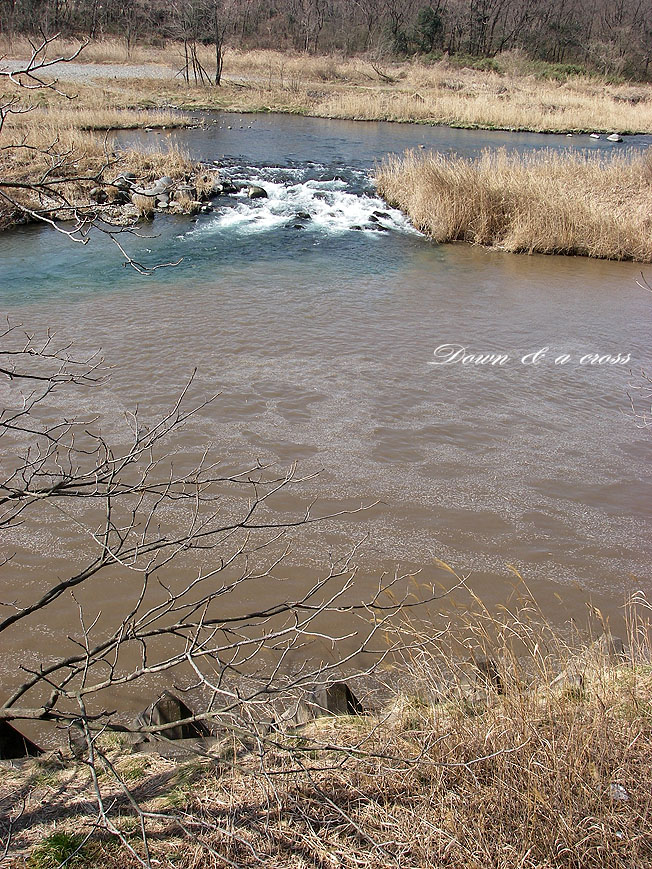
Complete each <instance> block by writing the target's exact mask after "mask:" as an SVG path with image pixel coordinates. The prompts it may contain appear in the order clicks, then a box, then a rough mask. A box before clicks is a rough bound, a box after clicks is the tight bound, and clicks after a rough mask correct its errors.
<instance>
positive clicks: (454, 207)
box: [377, 151, 652, 262]
mask: <svg viewBox="0 0 652 869" xmlns="http://www.w3.org/2000/svg"><path fill="white" fill-rule="evenodd" d="M377 183H378V189H379V192H380V193H381V195H382V196H383V197H384V198H385V199H387V201H388V202H390V203H391V204H392V205H395V206H397V207H399V208H401V209H403V210H404V211H405V212H407V214H408V215H409V217H410V219H411V220H412V222H413V223H414V225H415V226H417V227H418V228H419V229H421V230H422V231H424V232H425V233H427V234H428V235H430V236H431V237H432V238H433V239H435V240H436V241H438V242H448V241H468V242H472V243H474V244H483V245H491V246H494V247H498V248H501V249H503V250H507V251H512V252H527V253H535V252H537V253H557V254H577V255H581V256H591V257H600V258H606V259H617V260H623V259H631V260H636V261H639V262H652V159H651V158H650V156H649V155H647V156H645V157H636V156H632V155H627V154H623V155H616V156H614V157H613V158H612V159H605V160H599V159H596V157H595V156H591V157H586V156H582V155H580V154H575V153H574V154H564V153H559V152H543V153H537V154H529V155H518V154H507V153H505V152H504V151H500V152H497V153H489V152H487V153H484V154H483V155H482V156H481V157H480V158H478V159H477V160H471V159H464V158H461V157H451V156H446V155H442V154H421V153H415V152H408V153H407V154H406V155H405V156H403V157H401V158H391V159H390V160H388V161H387V162H386V163H385V164H384V165H382V166H381V167H380V169H379V171H378V173H377Z"/></svg>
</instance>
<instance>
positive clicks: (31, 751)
mask: <svg viewBox="0 0 652 869" xmlns="http://www.w3.org/2000/svg"><path fill="white" fill-rule="evenodd" d="M39 754H43V749H42V748H39V747H38V745H36V743H34V742H32V740H31V739H28V738H27V737H26V736H23V734H22V733H20V732H19V731H18V730H16V728H15V727H12V726H11V724H9V723H8V722H7V721H0V760H15V759H16V758H19V757H36V756H37V755H39Z"/></svg>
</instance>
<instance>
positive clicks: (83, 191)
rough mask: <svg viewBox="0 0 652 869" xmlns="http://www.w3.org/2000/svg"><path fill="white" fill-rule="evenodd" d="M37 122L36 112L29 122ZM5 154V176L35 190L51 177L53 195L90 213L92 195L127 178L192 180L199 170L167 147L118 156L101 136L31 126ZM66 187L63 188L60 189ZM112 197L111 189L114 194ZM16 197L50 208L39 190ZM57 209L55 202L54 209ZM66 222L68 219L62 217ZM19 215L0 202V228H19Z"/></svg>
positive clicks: (1, 168) (0, 156)
mask: <svg viewBox="0 0 652 869" xmlns="http://www.w3.org/2000/svg"><path fill="white" fill-rule="evenodd" d="M22 117H32V113H31V112H30V113H29V115H27V116H22ZM5 145H11V146H13V147H5V148H3V149H2V150H0V176H1V177H3V178H4V179H7V180H8V179H11V181H12V182H15V183H17V184H21V183H25V184H30V183H33V182H36V181H38V180H39V179H41V178H44V177H46V173H47V178H48V182H49V184H50V187H51V188H52V189H53V190H61V191H62V192H63V193H64V195H65V196H66V199H67V201H68V202H69V203H71V204H72V205H78V206H80V207H87V206H88V205H89V203H90V199H89V192H90V190H91V189H92V188H93V187H95V186H97V185H98V184H99V185H101V184H103V183H110V182H111V181H113V180H114V179H115V178H116V177H117V176H118V175H120V174H121V173H123V172H127V171H130V172H134V173H135V174H136V175H137V176H138V178H139V180H140V181H141V182H149V181H154V180H155V179H157V178H160V177H161V176H162V175H168V176H170V177H171V178H173V179H186V178H188V177H190V175H191V174H192V173H193V172H194V170H195V169H196V166H195V165H194V164H193V163H192V161H191V160H190V158H189V157H188V155H187V154H185V153H183V151H181V150H180V149H178V148H175V147H171V146H169V147H165V145H163V146H162V147H160V148H159V149H158V150H150V151H135V150H128V151H120V152H116V151H113V150H112V148H111V146H110V145H109V144H108V143H107V142H105V141H104V140H103V139H102V138H101V137H100V136H98V135H94V134H92V133H90V132H84V131H81V130H79V129H75V127H74V126H61V127H60V126H57V125H56V123H48V124H45V123H43V124H30V126H29V128H27V129H26V128H19V129H16V128H12V130H11V133H10V134H9V133H8V134H7V135H6V137H5ZM57 182H60V183H57ZM108 190H109V195H110V193H111V188H108ZM10 192H11V195H12V197H13V198H14V199H15V200H16V201H17V202H19V203H20V204H22V205H25V206H27V207H29V208H37V209H38V208H43V206H44V205H45V206H47V199H48V197H47V194H46V195H45V198H43V195H42V194H39V192H38V191H37V190H34V189H29V188H25V189H22V190H21V189H12V190H11V191H10ZM56 203H57V200H56V198H55V199H52V207H55V205H56ZM61 216H65V215H64V214H62V215H61ZM16 217H17V214H16V213H15V209H14V208H13V207H12V205H11V203H9V202H8V201H5V200H4V199H3V200H2V201H0V228H2V227H6V226H9V225H11V224H12V223H13V222H15V220H16Z"/></svg>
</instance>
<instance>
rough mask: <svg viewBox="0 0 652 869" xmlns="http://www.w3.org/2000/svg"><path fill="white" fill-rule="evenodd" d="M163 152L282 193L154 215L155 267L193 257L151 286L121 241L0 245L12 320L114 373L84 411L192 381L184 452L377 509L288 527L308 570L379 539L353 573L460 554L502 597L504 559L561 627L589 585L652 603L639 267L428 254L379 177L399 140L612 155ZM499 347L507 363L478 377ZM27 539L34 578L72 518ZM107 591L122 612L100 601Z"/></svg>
mask: <svg viewBox="0 0 652 869" xmlns="http://www.w3.org/2000/svg"><path fill="white" fill-rule="evenodd" d="M148 135H149V137H150V138H151V137H153V136H154V135H155V134H144V135H140V136H137V137H136V138H137V140H138V141H139V142H141V143H142V142H143V141H148ZM161 135H166V134H161ZM156 137H157V138H158V137H159V134H156ZM129 138H132V139H133V136H132V135H131V134H130V136H123V137H122V138H121V140H120V141H121V142H126V141H128V140H129ZM170 138H174V139H175V141H178V142H180V143H181V144H183V145H184V147H187V148H188V149H189V151H190V153H191V154H192V156H193V157H200V158H202V159H204V160H206V161H219V163H220V165H221V167H222V173H223V175H224V176H225V177H227V178H229V179H231V180H232V181H234V182H243V183H244V182H249V183H256V184H260V185H261V186H262V187H264V189H265V190H266V191H267V193H268V198H266V199H259V200H250V199H249V198H248V197H247V196H246V195H245V194H244V193H241V194H238V195H234V196H231V197H222V198H220V199H219V200H217V201H216V202H215V210H214V211H213V212H212V213H210V214H206V215H200V216H199V217H198V218H196V219H189V218H186V217H172V216H170V217H166V218H162V217H157V218H156V220H155V221H154V223H153V225H152V226H151V228H149V229H147V230H145V231H144V233H143V235H144V237H143V238H127V239H126V240H125V243H126V246H127V247H128V249H129V250H130V252H131V253H132V254H133V255H134V256H136V257H137V258H138V259H139V260H140V261H142V262H144V263H146V264H149V265H153V264H157V263H161V262H174V261H177V260H182V261H181V263H180V265H178V266H177V267H175V268H170V269H165V270H159V271H156V272H155V273H154V274H153V275H152V276H151V277H149V278H142V277H139V276H138V275H136V274H135V273H134V272H133V270H130V269H126V268H124V267H123V266H122V265H121V263H120V257H119V254H118V252H117V250H116V249H115V248H114V247H113V246H112V245H111V244H110V243H109V242H108V241H107V240H106V239H96V240H95V241H94V242H93V243H92V244H90V245H88V246H75V245H72V244H71V243H68V242H66V241H65V240H63V239H61V238H59V237H56V236H55V235H54V234H53V233H51V232H49V231H46V230H40V229H35V228H25V229H22V230H20V231H17V232H13V233H10V234H5V236H4V237H2V238H1V239H0V258H1V259H0V277H1V290H0V293H1V298H2V301H3V304H4V308H5V309H6V311H7V312H8V314H9V315H10V317H11V319H12V320H14V321H19V322H23V323H25V324H28V325H29V326H30V328H33V329H39V328H44V327H46V326H51V327H53V328H55V329H56V330H58V331H59V332H60V333H61V334H63V335H65V336H66V337H70V338H71V339H73V340H74V341H75V342H76V344H77V346H78V347H79V348H80V349H89V350H91V349H94V348H97V347H102V350H103V354H104V356H105V358H106V360H107V362H108V363H109V364H112V365H114V366H115V368H114V372H113V375H112V377H111V380H110V382H109V383H108V384H107V385H106V386H105V387H103V388H102V389H100V390H96V391H94V392H93V394H92V395H90V396H85V397H84V399H83V402H82V404H81V405H80V407H78V408H76V409H77V410H81V409H83V410H84V412H89V413H91V412H92V413H97V414H99V416H100V418H102V419H103V420H104V425H105V427H106V430H107V431H108V432H109V433H110V432H111V431H112V428H114V427H116V428H117V426H118V424H117V422H116V418H117V417H118V416H119V415H120V413H121V412H122V411H123V410H128V409H130V408H133V407H134V406H135V405H136V404H138V405H139V406H140V408H141V410H142V412H143V413H144V414H145V415H146V416H150V417H151V418H153V417H154V416H155V415H156V414H158V413H161V412H163V411H164V409H165V408H166V407H168V406H169V404H170V402H171V401H172V400H173V398H174V396H175V395H176V394H177V393H178V391H179V389H180V388H181V387H182V385H183V383H184V382H185V381H186V379H187V377H188V376H189V374H190V372H191V371H192V370H193V369H194V368H195V367H197V368H198V379H197V381H196V383H195V386H194V389H195V391H196V394H197V395H198V396H199V395H201V394H209V393H211V392H213V391H216V390H219V391H220V392H221V395H220V397H219V398H218V399H217V400H216V402H214V403H213V404H211V405H210V406H209V407H207V408H205V409H204V410H203V411H202V412H201V413H200V414H199V415H198V417H197V418H196V419H195V420H194V421H193V422H192V423H191V424H190V425H189V427H188V430H187V433H186V434H185V435H184V439H183V441H182V443H181V445H180V447H179V449H182V450H185V451H187V452H188V453H191V452H192V451H194V450H196V449H197V447H198V445H200V444H202V443H205V442H208V441H210V442H212V443H213V444H214V446H215V448H216V450H217V451H218V453H219V455H220V456H221V457H222V458H223V459H224V461H225V462H226V463H227V465H228V466H231V465H233V466H236V465H242V464H246V463H248V462H250V461H252V460H260V461H261V462H266V463H267V462H269V463H271V464H272V465H274V466H287V465H288V464H289V463H291V462H294V461H297V462H298V463H299V467H300V468H301V470H302V471H305V473H307V474H312V473H313V472H317V471H319V472H320V476H319V477H318V478H316V479H314V480H312V481H311V482H309V483H306V484H304V486H303V487H302V489H301V491H300V493H299V494H300V495H301V497H300V498H299V497H298V496H297V499H296V501H292V502H291V503H290V502H288V504H287V505H285V506H287V509H296V508H297V506H298V505H300V503H302V502H305V500H306V499H307V500H310V499H311V498H314V497H316V498H320V499H321V501H322V503H323V505H324V509H327V510H338V509H341V508H352V507H356V506H358V505H359V504H375V506H373V507H372V508H371V509H370V510H368V511H365V512H363V513H361V514H356V515H355V516H353V517H349V518H346V517H344V518H342V519H341V520H340V521H338V522H335V523H329V524H328V525H327V527H326V528H324V529H323V530H322V529H319V528H315V529H313V530H309V531H307V532H306V533H304V534H301V535H298V536H297V539H296V541H295V543H294V547H293V554H292V556H291V558H290V560H289V563H288V572H289V573H290V574H292V575H293V576H298V577H300V576H301V575H302V571H306V570H307V571H309V572H310V571H312V570H315V569H318V568H319V566H320V565H323V564H324V563H325V562H326V560H327V558H328V553H329V552H330V551H333V552H335V553H338V552H343V551H345V550H346V549H347V548H348V547H350V546H351V545H352V544H354V543H356V542H357V541H360V540H364V544H363V546H362V548H361V550H360V556H359V557H360V561H361V564H362V574H361V576H362V580H363V582H375V581H376V579H377V576H378V574H379V573H380V572H381V571H383V570H389V571H393V570H394V569H395V568H397V567H398V568H399V569H410V570H413V569H422V570H423V576H424V577H426V578H428V579H437V578H440V577H441V571H439V570H438V568H437V567H436V563H437V559H444V560H446V561H447V562H449V563H450V564H451V565H452V566H453V567H454V568H455V569H457V570H459V571H460V572H462V573H464V574H466V575H468V576H469V582H470V583H471V584H472V585H473V586H474V587H475V588H477V590H478V591H479V592H480V593H481V594H482V595H483V596H485V597H487V598H488V599H492V600H504V599H506V596H507V594H508V592H509V589H510V583H511V580H512V578H513V576H514V574H513V572H512V570H511V567H510V565H511V566H514V567H516V568H517V569H518V570H519V571H520V572H521V573H522V575H523V577H524V578H525V579H526V581H527V582H528V583H529V584H530V585H531V587H532V588H533V589H534V590H535V591H536V592H538V595H539V597H540V599H541V600H542V601H543V605H544V608H545V609H546V610H547V612H548V613H550V614H552V615H553V616H554V617H559V618H565V617H567V616H568V615H569V614H571V615H577V616H581V615H582V612H583V610H584V607H585V603H584V602H585V600H586V598H587V594H588V593H591V594H592V595H593V596H594V600H595V601H597V602H599V603H600V605H601V606H602V607H604V608H605V609H606V611H607V612H613V613H617V611H618V608H619V606H620V603H621V601H622V598H623V594H624V590H625V588H626V587H628V586H631V585H632V584H634V585H637V586H642V587H644V588H647V589H652V582H651V576H650V556H651V555H652V542H651V539H650V524H649V522H650V503H651V501H650V478H649V457H650V455H649V454H650V443H651V441H650V434H649V431H645V430H643V429H642V428H640V427H639V426H637V422H636V419H635V418H634V417H633V415H632V413H631V409H630V404H629V399H628V391H631V387H632V385H633V386H634V387H635V386H637V385H639V384H640V382H641V380H640V372H641V369H645V368H647V369H648V371H649V370H650V361H651V360H650V356H651V354H650V319H651V316H652V294H650V293H649V292H646V291H644V290H642V289H641V288H640V287H639V286H637V283H636V280H637V278H638V277H639V273H640V268H639V267H638V266H636V265H633V264H628V263H608V262H597V261H590V260H586V259H581V258H558V257H541V256H531V257H527V256H514V255H509V254H502V253H500V252H495V251H487V250H483V249H479V248H472V247H468V246H464V245H450V246H437V245H435V244H433V243H431V242H430V241H428V240H427V239H425V238H424V237H423V236H421V235H420V234H419V233H417V232H416V231H415V230H414V229H413V228H412V227H411V226H410V224H409V223H408V222H407V221H406V219H405V217H404V216H403V215H401V214H400V213H399V212H397V211H396V210H393V209H391V208H388V207H387V206H386V205H385V203H383V202H382V200H380V199H379V198H378V196H377V194H376V192H375V190H374V187H373V182H372V180H371V175H372V174H373V166H374V163H375V161H376V160H378V159H380V158H382V156H383V155H384V154H386V153H390V152H396V151H400V150H402V148H404V147H408V146H418V145H424V146H425V147H426V148H431V147H433V148H434V147H437V148H440V149H441V150H445V151H452V150H455V151H458V152H460V153H466V154H470V153H477V152H478V151H479V150H480V149H482V148H485V147H497V146H504V147H509V148H518V149H520V150H527V149H529V148H538V147H546V146H554V147H569V146H571V145H572V146H573V147H580V146H581V147H586V148H593V149H599V150H602V151H604V150H606V148H607V147H609V146H608V145H607V143H605V142H604V141H600V142H598V143H596V142H595V141H594V140H588V137H584V138H583V139H581V140H580V138H579V137H575V139H574V140H567V139H566V138H565V137H539V136H535V135H534V134H520V135H514V134H506V133H500V134H489V133H476V132H471V131H451V130H443V129H436V128H435V129H432V128H423V127H413V126H409V125H392V124H361V125H355V124H353V123H351V122H333V121H323V120H317V119H303V118H288V117H281V118H274V117H263V118H245V117H243V118H237V117H233V116H217V117H216V118H215V119H214V122H212V124H211V125H210V126H209V127H208V128H207V129H202V130H196V131H190V132H186V133H175V134H172V135H171V136H170ZM649 141H650V137H635V138H634V139H633V140H632V141H631V143H630V144H632V145H634V146H635V147H637V148H643V147H646V146H648V145H649ZM569 143H570V144H569ZM442 345H452V346H451V348H450V349H449V350H439V356H438V357H435V355H434V353H435V351H436V350H437V348H441V346H442ZM544 348H547V349H545V350H544ZM537 351H544V352H543V354H542V355H541V356H540V357H538V360H539V361H538V362H534V361H533V359H532V354H534V353H536V352H537ZM446 353H448V354H449V357H448V358H449V361H448V362H447V364H433V363H437V362H440V363H441V362H443V361H444V359H445V354H446ZM455 354H456V355H455ZM492 354H493V355H496V354H497V355H498V356H499V357H501V358H503V357H505V356H507V357H508V358H507V359H505V361H504V362H502V363H501V362H500V361H496V362H495V364H488V362H489V361H491V360H490V358H489V357H491V356H492ZM593 354H597V357H599V358H603V359H604V361H603V362H602V363H600V362H598V361H594V362H592V361H591V360H592V359H593ZM478 355H480V356H482V357H486V361H485V364H477V360H478ZM566 356H567V357H568V358H567V360H566V361H565V362H561V361H556V360H560V359H561V358H562V357H566ZM607 356H610V357H612V359H616V357H618V356H620V360H625V361H624V362H623V361H615V362H614V361H607V360H606V357H607ZM463 357H466V361H463ZM471 357H472V358H471ZM582 360H584V361H582ZM302 499H304V500H303V501H302ZM34 536H35V537H36V539H37V541H38V542H39V544H40V551H41V552H42V553H46V556H44V563H39V562H38V559H37V561H36V562H34V561H33V560H31V561H30V562H29V563H30V570H31V571H32V575H33V576H34V582H35V583H37V582H39V581H41V580H42V574H43V570H48V569H49V570H52V571H56V570H57V569H58V568H59V567H60V566H61V565H62V564H63V563H64V562H65V560H66V559H69V557H70V553H71V552H73V553H74V552H75V551H76V550H75V547H76V546H77V545H78V544H77V543H76V542H75V538H74V535H73V534H71V535H70V536H67V532H62V531H61V529H60V528H59V527H58V526H56V524H53V525H52V527H49V526H47V525H45V526H43V527H40V528H39V529H35V530H34ZM46 559H47V564H46V563H45V560H46ZM48 565H49V566H48ZM98 593H99V596H100V598H101V599H102V600H103V601H104V605H105V606H107V607H111V606H113V605H114V603H113V602H112V593H111V590H110V589H106V590H104V591H101V590H100V591H99V592H98ZM557 596H559V597H557ZM559 599H562V600H563V602H564V603H563V605H560V604H559V603H558V600H559Z"/></svg>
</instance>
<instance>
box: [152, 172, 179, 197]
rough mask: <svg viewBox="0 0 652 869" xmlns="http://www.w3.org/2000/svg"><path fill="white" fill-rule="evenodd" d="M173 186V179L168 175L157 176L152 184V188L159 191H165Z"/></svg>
mask: <svg viewBox="0 0 652 869" xmlns="http://www.w3.org/2000/svg"><path fill="white" fill-rule="evenodd" d="M173 186H174V181H173V180H172V178H170V176H169V175H164V176H163V177H162V178H159V179H158V180H157V181H155V182H154V184H153V185H152V189H153V190H157V191H158V192H160V193H167V192H168V190H170V189H171V188H172V187H173Z"/></svg>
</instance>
